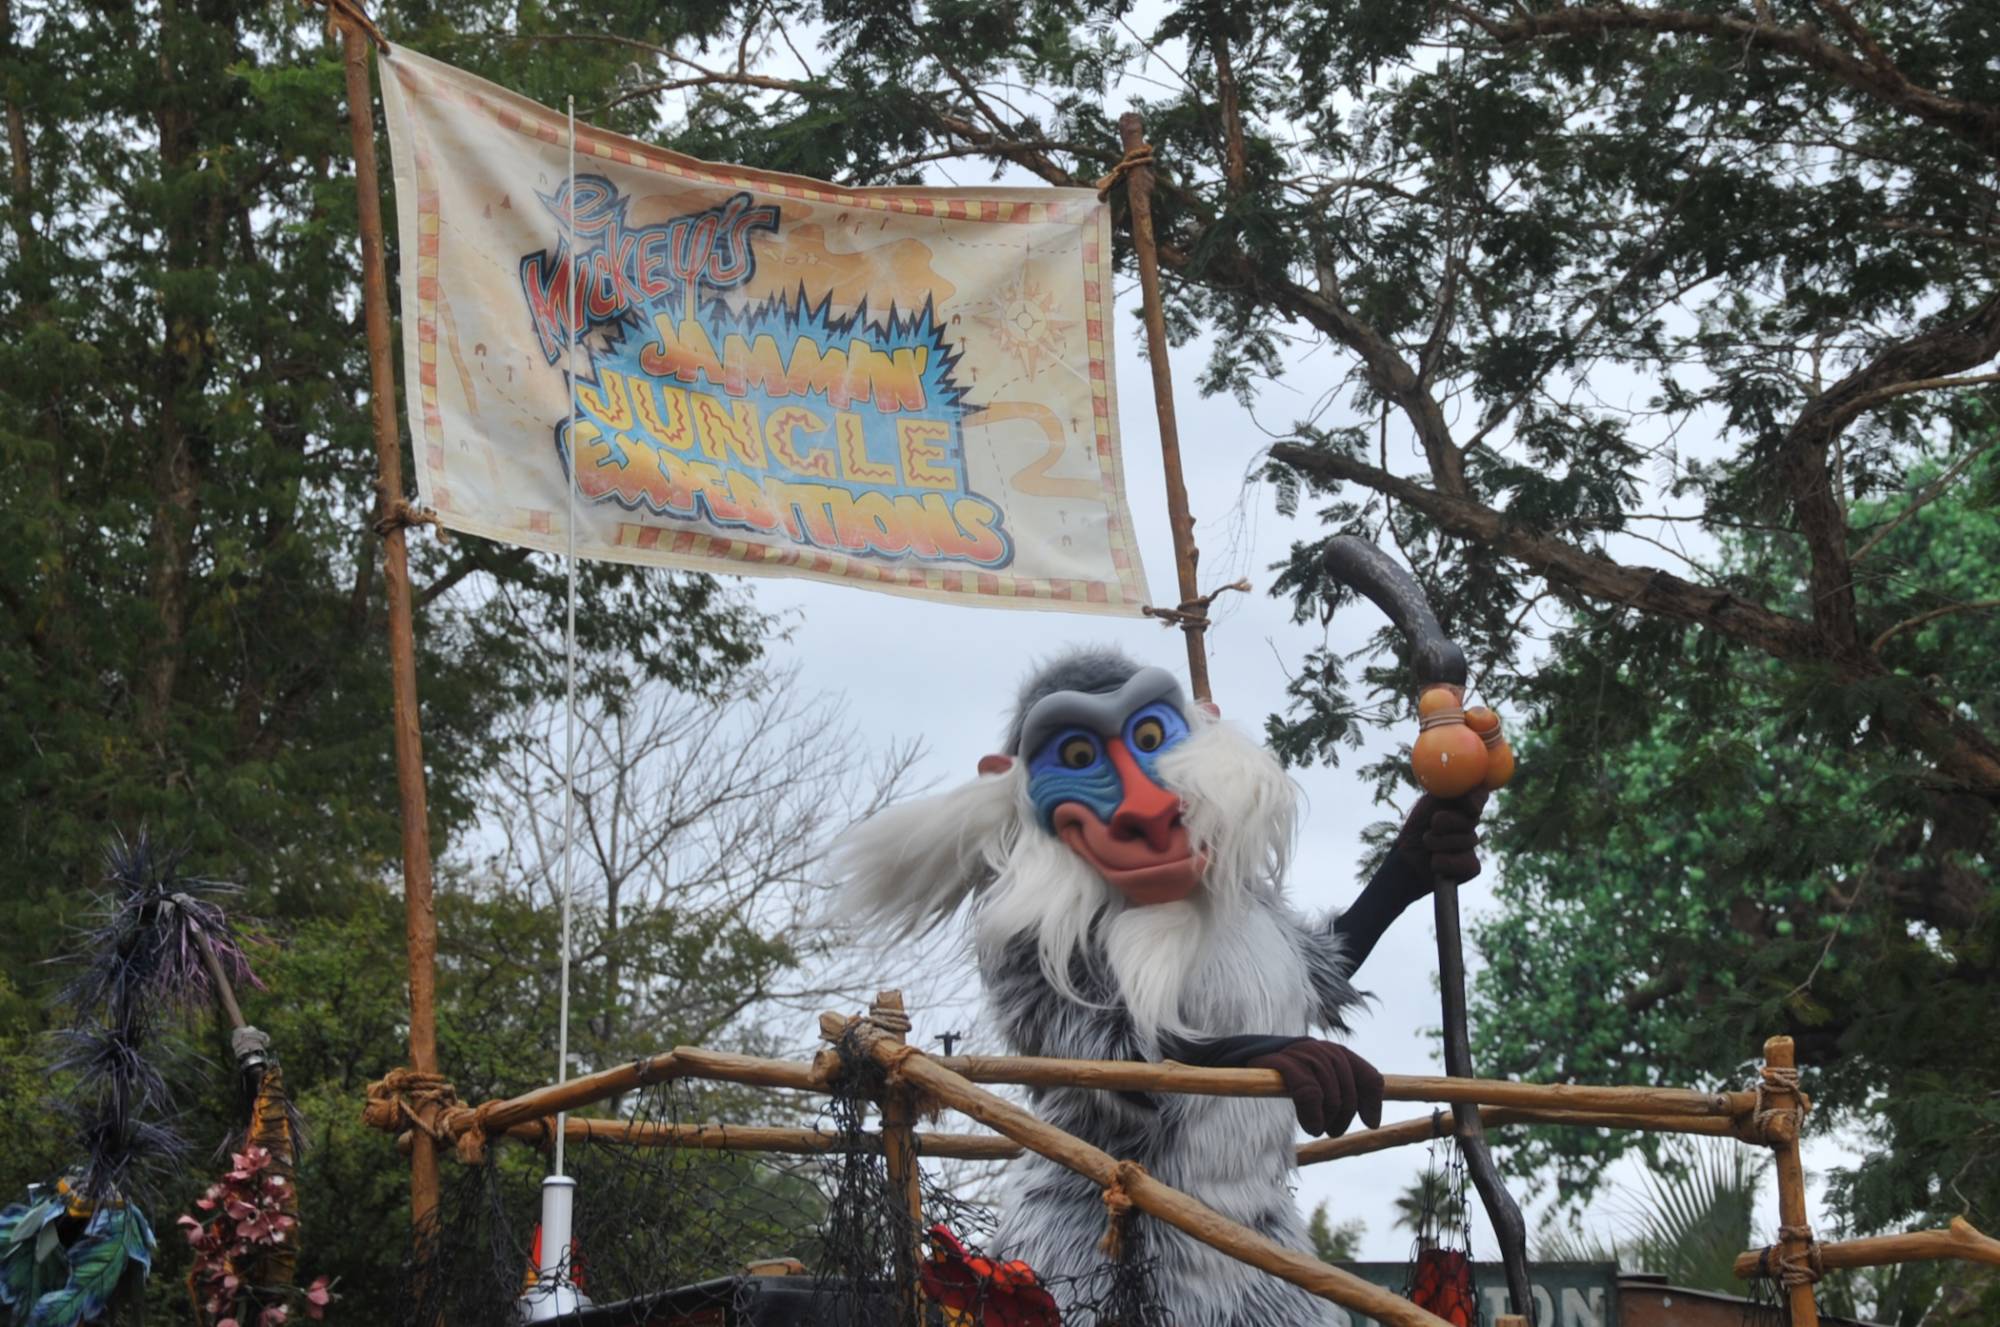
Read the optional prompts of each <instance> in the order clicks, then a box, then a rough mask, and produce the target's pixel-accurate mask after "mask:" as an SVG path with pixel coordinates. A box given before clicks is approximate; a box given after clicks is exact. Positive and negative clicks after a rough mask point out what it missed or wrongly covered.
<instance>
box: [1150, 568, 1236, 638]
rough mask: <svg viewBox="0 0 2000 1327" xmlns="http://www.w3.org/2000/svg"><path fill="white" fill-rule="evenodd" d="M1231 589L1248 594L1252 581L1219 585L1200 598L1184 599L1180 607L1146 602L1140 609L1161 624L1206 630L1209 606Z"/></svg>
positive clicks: (1192, 629) (1187, 629)
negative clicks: (1160, 605) (1155, 605)
mask: <svg viewBox="0 0 2000 1327" xmlns="http://www.w3.org/2000/svg"><path fill="white" fill-rule="evenodd" d="M1229 590H1238V591H1241V592H1242V593H1244V594H1248V593H1249V592H1250V582H1249V580H1248V579H1244V580H1236V581H1231V582H1230V583H1229V584H1227V585H1218V586H1217V587H1216V588H1214V589H1213V590H1210V591H1209V592H1208V593H1207V594H1204V595H1202V596H1201V597H1199V598H1196V599H1185V600H1182V601H1181V606H1180V607H1179V608H1155V607H1153V606H1152V605H1151V604H1146V605H1144V606H1142V607H1141V608H1140V609H1139V611H1140V612H1141V613H1143V614H1145V615H1146V616H1147V617H1152V618H1158V619H1159V620H1160V625H1161V626H1164V627H1180V628H1182V629H1183V630H1186V631H1204V630H1206V629H1207V628H1208V610H1209V606H1210V605H1212V604H1213V603H1214V602H1215V601H1216V599H1217V598H1219V597H1220V596H1221V595H1222V594H1223V593H1225V592H1226V591H1229Z"/></svg>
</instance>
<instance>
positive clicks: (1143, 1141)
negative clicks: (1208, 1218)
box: [837, 649, 1360, 1327]
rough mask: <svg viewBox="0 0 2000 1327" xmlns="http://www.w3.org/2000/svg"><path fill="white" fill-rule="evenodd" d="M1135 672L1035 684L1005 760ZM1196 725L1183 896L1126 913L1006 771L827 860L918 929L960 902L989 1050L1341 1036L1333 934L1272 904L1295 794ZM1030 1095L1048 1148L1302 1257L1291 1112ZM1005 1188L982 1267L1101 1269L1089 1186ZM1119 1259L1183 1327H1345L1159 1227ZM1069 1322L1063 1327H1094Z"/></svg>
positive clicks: (1230, 1103) (1070, 660)
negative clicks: (1084, 1158) (1142, 1266)
mask: <svg viewBox="0 0 2000 1327" xmlns="http://www.w3.org/2000/svg"><path fill="white" fill-rule="evenodd" d="M1141 671H1142V670H1141V669H1140V668H1139V666H1138V665H1137V664H1135V663H1134V662H1133V661H1132V660H1131V659H1129V658H1127V657H1126V656H1125V655H1123V654H1122V653H1119V652H1118V651H1116V650H1103V649H1098V650H1078V651H1074V652H1072V653H1069V654H1066V655H1063V656H1060V657H1058V658H1056V659H1054V660H1052V661H1050V662H1048V663H1046V664H1044V665H1042V666H1041V667H1040V668H1038V669H1037V670H1036V672H1035V673H1034V675H1033V676H1032V677H1030V678H1029V680H1028V682H1027V684H1026V685H1025V686H1023V687H1022V689H1021V692H1020V695H1019V697H1018V699H1017V701H1016V704H1015V709H1014V713H1013V715H1012V716H1011V720H1010V722H1009V725H1008V729H1007V735H1006V739H1005V743H1004V746H1005V750H1006V752H1007V754H1009V755H1015V756H1020V755H1023V754H1031V753H1024V752H1022V750H1021V741H1022V733H1023V725H1024V723H1025V721H1026V719H1027V717H1028V715H1029V713H1030V711H1032V710H1033V709H1034V708H1035V706H1036V705H1037V703H1038V702H1040V701H1042V700H1044V699H1046V698H1047V697H1049V696H1052V695H1055V694H1057V693H1058V692H1065V691H1068V692H1078V693H1083V694H1084V695H1089V696H1098V697H1102V696H1107V695H1111V694H1115V693H1117V692H1118V691H1119V690H1120V688H1122V687H1123V686H1125V684H1126V683H1127V682H1129V681H1131V680H1132V679H1133V677H1134V675H1135V674H1138V673H1139V672H1141ZM1176 689H1177V688H1176ZM1093 708H1094V707H1092V706H1088V705H1086V706H1084V707H1083V710H1086V711H1088V710H1093ZM1184 712H1185V711H1184ZM1186 717H1187V719H1188V722H1189V725H1190V729H1191V732H1190V735H1189V737H1188V739H1187V740H1185V741H1183V742H1181V743H1178V744H1176V745H1175V746H1174V748H1173V749H1172V750H1170V751H1169V752H1167V753H1166V754H1165V755H1164V756H1163V757H1162V758H1161V760H1160V761H1159V769H1160V772H1161V775H1162V778H1163V781H1164V784H1165V786H1167V787H1169V788H1172V789H1173V790H1175V791H1176V792H1178V793H1180V794H1181V796H1182V797H1183V798H1184V799H1185V805H1186V818H1187V826H1188V831H1189V835H1190V837H1191V839H1192V840H1193V842H1194V843H1195V844H1196V845H1197V847H1198V849H1199V850H1200V851H1201V852H1202V853H1203V854H1204V855H1205V856H1206V857H1207V859H1208V868H1207V872H1206V874H1205V876H1204V879H1203V887H1202V889H1201V890H1200V891H1198V892H1197V893H1196V895H1195V896H1194V897H1192V898H1190V899H1184V900H1181V901H1179V902H1175V903H1168V904H1158V905H1154V906H1151V907H1143V908H1141V907H1132V906H1128V904H1127V903H1126V901H1125V900H1124V899H1123V898H1122V897H1121V896H1120V895H1119V894H1118V893H1117V891H1116V890H1114V889H1113V888H1112V887H1111V886H1109V885H1108V884H1106V883H1105V882H1104V881H1103V879H1102V878H1101V877H1100V876H1098V874H1097V873H1096V872H1095V871H1094V870H1092V869H1091V868H1090V867H1089V866H1088V865H1087V864H1086V863H1085V862H1084V861H1083V860H1082V859H1081V858H1079V857H1077V856H1076V855H1075V854H1074V853H1072V852H1071V851H1070V850H1069V849H1068V848H1067V847H1065V846H1064V845H1063V844H1062V843H1061V842H1060V841H1059V840H1057V839H1056V838H1055V837H1054V836H1053V835H1050V834H1049V833H1048V832H1047V831H1045V830H1044V829H1043V828H1042V827H1041V825H1040V823H1039V822H1038V821H1037V820H1036V819H1035V814H1034V807H1033V803H1032V802H1031V801H1030V800H1029V798H1028V796H1027V775H1026V769H1025V766H1024V765H1022V764H1018V763H1017V764H1016V765H1015V766H1014V767H1013V768H1012V769H1010V770H1008V771H1006V772H1005V773H1002V774H994V775H989V776H987V777H986V778H983V779H981V780H979V781H977V782H976V783H974V784H971V785H967V786H966V787H965V788H962V789H959V790H957V791H955V792H952V793H948V794H945V795H943V796H942V797H939V798H936V799H932V800H931V801H927V802H924V803H917V804H912V805H909V806H906V807H900V808H891V809H890V810H889V811H887V812H884V813H882V814H880V815H878V816H876V817H875V818H873V819H872V820H871V821H869V822H867V823H866V824H864V825H863V826H862V827H861V828H860V829H859V830H857V831H855V832H853V833H851V834H850V835H849V836H848V838H847V840H845V841H844V844H843V847H842V850H841V852H840V853H839V855H838V856H837V865H838V867H839V872H838V873H839V874H840V875H841V876H842V877H843V878H844V880H845V882H846V885H847V893H846V896H847V898H848V899H849V900H850V905H851V906H853V907H855V908H858V909H860V910H862V911H864V912H866V913H868V914H869V915H871V916H875V917H878V918H880V919H882V920H885V921H889V922H891V923H896V922H901V923H902V924H903V925H906V926H909V927H911V928H913V929H921V928H922V927H923V926H925V925H928V924H931V923H934V922H935V921H937V920H938V919H940V918H942V917H944V916H947V915H949V914H950V913H952V912H953V911H954V910H955V909H956V908H957V907H958V906H959V904H960V903H961V902H962V901H964V900H966V899H968V898H970V899H971V901H972V916H971V920H972V927H973V932H974V939H975V948H976V950H977V952H978V956H979V969H980V976H981V978H982V980H983V983H984V985H985V987H986V994H987V999H988V1002H989V1004H990V1006H991V1008H992V1012H993V1017H994V1021H995V1022H996V1023H997V1025H998V1028H999V1035H1000V1036H1001V1038H1002V1039H1003V1040H1004V1041H1005V1042H1006V1045H1007V1047H1008V1049H1010V1050H1011V1051H1013V1052H1015V1053H1017V1054H1021V1055H1042V1056H1057V1057H1064V1058H1073V1059H1084V1060H1156V1059H1158V1058H1160V1046H1159V1042H1160V1040H1161V1038H1162V1037H1164V1036H1168V1035H1173V1036H1194V1037H1219V1036H1229V1035H1232V1034H1265V1035H1285V1036H1303V1035H1305V1034H1306V1033H1307V1031H1308V1029H1309V1028H1310V1027H1312V1026H1319V1027H1323V1028H1327V1029H1331V1030H1335V1031H1344V1030H1345V1028H1344V1022H1343V1020H1344V1018H1345V1014H1346V1011H1347V1010H1348V1009H1350V1008H1351V1007H1352V1006H1353V1005H1354V1004H1356V1003H1357V1002H1358V1000H1359V998H1360V997H1359V996H1357V994H1356V993H1355V991H1354V988H1353V987H1352V985H1350V984H1349V976H1350V974H1351V971H1352V964H1351V963H1349V962H1348V961H1347V958H1346V956H1345V955H1343V954H1342V953H1341V949H1340V938H1339V936H1338V935H1337V934H1336V933H1335V932H1334V930H1333V920H1334V919H1333V918H1332V917H1328V918H1324V919H1321V920H1318V921H1311V922H1309V921H1307V920H1306V919H1305V918H1303V917H1300V916H1299V915H1298V914H1297V913H1295V912H1293V911H1292V909H1291V908H1290V907H1289V906H1287V904H1286V903H1285V900H1284V879H1285V875H1286V871H1287V868H1288V867H1289V864H1290V857H1291V840H1292V829H1293V822H1294V818H1295V816H1296V814H1297V806H1298V791H1297V789H1296V788H1295V787H1294V786H1293V785H1292V784H1291V782H1290V780H1289V779H1288V778H1287V777H1286V776H1285V773H1284V770H1283V769H1282V767H1281V766H1280V765H1279V764H1278V761H1277V759H1276V758H1275V757H1274V756H1272V755H1271V753H1270V752H1269V751H1268V750H1265V749H1264V748H1263V747H1262V746H1260V745H1259V744H1258V743H1257V742H1256V741H1255V740H1254V739H1253V738H1251V737H1250V736H1249V735H1247V734H1244V733H1242V732H1239V731H1237V730H1235V729H1233V728H1231V727H1230V726H1229V725H1226V724H1222V723H1220V722H1219V721H1218V720H1216V719H1215V718H1213V717H1212V715H1211V714H1210V713H1207V712H1204V711H1201V710H1196V711H1194V712H1192V713H1187V714H1186ZM1032 1096H1033V1100H1034V1105H1035V1108H1036V1111H1037V1113H1039V1114H1040V1115H1041V1116H1042V1118H1043V1119H1046V1120H1048V1121H1049V1122H1050V1123H1051V1124H1054V1125H1056V1126H1057V1127H1058V1128H1061V1129H1064V1130H1066V1131H1067V1132H1069V1133H1071V1134H1074V1135H1075V1136H1077V1137H1079V1138H1082V1139H1084V1140H1086V1141H1088V1142H1090V1143H1093V1144H1095V1145H1096V1146H1098V1147H1099V1148H1102V1149H1103V1150H1104V1151H1106V1152H1109V1153H1110V1154H1111V1155H1113V1156H1115V1157H1119V1158H1121V1159H1130V1160H1133V1161H1136V1162H1138V1163H1139V1164H1141V1165H1143V1166H1145V1167H1146V1169H1147V1170H1148V1171H1149V1172H1151V1173H1152V1174H1153V1175H1155V1176H1157V1177H1158V1178H1159V1179H1161V1180H1163V1181H1164V1182H1166V1183H1168V1184H1171V1185H1173V1186H1175V1187H1176V1188H1179V1189H1181V1190H1183V1191H1185V1192H1187V1193H1189V1194H1192V1195H1193V1196H1194V1197H1196V1198H1199V1199H1200V1200H1201V1201H1202V1202H1204V1203H1207V1204H1208V1205H1209V1206H1211V1207H1213V1208H1215V1209H1216V1210H1217V1211H1219V1212H1221V1213H1222V1214H1223V1215H1224V1216H1226V1217H1229V1218H1230V1219H1232V1220H1234V1221H1236V1222H1238V1223H1240V1224H1242V1225H1245V1226H1248V1227H1249V1228H1251V1229H1253V1230H1256V1231H1259V1232H1261V1233H1262V1234H1264V1235H1266V1236H1268V1237H1269V1238H1271V1239H1273V1240H1276V1241H1277V1242H1278V1243H1280V1244H1283V1245H1286V1246H1287V1247H1290V1248H1294V1249H1300V1250H1309V1249H1310V1245H1309V1242H1308V1240H1307V1237H1306V1232H1305V1228H1304V1225H1303V1223H1302V1222H1301V1220H1300V1218H1299V1213H1298V1207H1297V1204H1296V1203H1295V1201H1294V1200H1293V1194H1292V1190H1293V1186H1294V1184H1295V1182H1296V1179H1297V1170H1296V1167H1295V1161H1294V1155H1293V1148H1294V1144H1295V1139H1296V1136H1297V1128H1296V1124H1295V1117H1294V1110H1293V1106H1292V1103H1291V1102H1289V1101H1286V1100H1283V1099H1275V1100H1274V1099H1256V1100H1247V1099H1238V1098H1232V1097H1192V1096H1173V1095H1159V1096H1143V1095H1139V1094H1125V1093H1112V1092H1098V1091H1091V1090H1084V1089H1061V1088H1059V1089H1050V1090H1045V1091H1036V1092H1034V1093H1033V1094H1032ZM1009 1184H1010V1188H1011V1190H1012V1192H1011V1195H1010V1197H1009V1199H1008V1201H1006V1202H1005V1203H1004V1204H1003V1212H1002V1218H1001V1225H1000V1229H999V1232H998V1234H997V1237H996V1238H995V1240H994V1243H993V1246H992V1251H993V1252H995V1253H997V1254H999V1255H1000V1256H1002V1257H1008V1258H1023V1259H1025V1260H1026V1261H1027V1262H1028V1264H1029V1265H1030V1266H1031V1267H1033V1268H1034V1269H1035V1270H1036V1272H1037V1273H1039V1274H1040V1275H1042V1276H1043V1277H1045V1278H1047V1279H1049V1280H1050V1281H1051V1282H1053V1283H1055V1284H1057V1285H1058V1287H1061V1286H1064V1285H1067V1284H1069V1283H1072V1282H1074V1281H1076V1280H1078V1279H1080V1278H1084V1277H1089V1276H1091V1275H1093V1274H1094V1273H1096V1272H1098V1271H1099V1270H1100V1264H1101V1255H1100V1254H1099V1253H1098V1240H1099V1238H1100V1237H1101V1236H1102V1235H1103V1233H1104V1223H1105V1213H1104V1203H1103V1198H1102V1195H1101V1193H1100V1192H1099V1190H1098V1187H1097V1185H1095V1184H1093V1183H1092V1182H1091V1181H1089V1180H1086V1179H1083V1178H1081V1177H1080V1176H1077V1175H1075V1174H1073V1173H1071V1172H1069V1171H1067V1170H1065V1169H1063V1168H1062V1167H1060V1166H1057V1165H1055V1164H1054V1163H1053V1162H1049V1161H1046V1160H1044V1159H1042V1158H1040V1157H1037V1156H1033V1155H1030V1156H1027V1157H1024V1158H1022V1159H1021V1160H1020V1161H1017V1162H1015V1163H1014V1164H1013V1166H1012V1167H1011V1168H1010V1171H1009ZM1130 1238H1132V1239H1133V1240H1135V1241H1136V1256H1137V1257H1139V1258H1141V1259H1145V1260H1148V1261H1149V1262H1150V1263H1151V1264H1152V1267H1153V1271H1154V1278H1155V1284H1156V1288H1157V1290H1158V1292H1159V1297H1160V1300H1161V1302H1162V1303H1163V1304H1164V1305H1165V1307H1166V1309H1167V1312H1168V1314H1169V1317H1170V1320H1171V1321H1172V1322H1173V1324H1174V1327H1330V1324H1332V1323H1334V1322H1337V1321H1339V1319H1338V1317H1337V1316H1336V1314H1337V1311H1336V1310H1335V1309H1334V1307H1333V1306H1332V1305H1331V1304H1328V1303H1326V1302H1325V1301H1323V1300H1319V1299H1316V1298H1314V1297H1312V1296H1310V1295H1307V1294H1306V1293H1305V1292H1303V1291H1301V1290H1298V1289H1297V1288H1295V1287H1293V1286H1291V1285H1289V1284H1287V1283H1286V1282H1284V1281H1281V1280H1279V1279H1277V1278H1276V1277H1273V1276H1270V1275H1268V1274H1267V1273H1264V1272H1260V1271H1257V1270H1255V1269H1254V1268H1251V1267H1248V1266H1246V1265H1245V1264H1242V1263H1239V1262H1236V1261H1234V1260H1233V1259H1230V1258H1227V1257H1225V1256H1223V1255H1222V1254H1219V1253H1217V1252H1215V1251H1214V1250H1212V1249H1210V1248H1208V1247H1207V1246H1206V1245H1204V1244H1201V1243H1199V1242H1197V1241H1195V1240H1192V1239H1190V1238H1188V1237H1187V1236H1185V1235H1182V1234H1181V1233H1179V1232H1178V1231H1176V1230H1174V1229H1172V1228H1171V1227H1169V1226H1166V1225H1164V1224H1162V1223H1160V1222H1157V1221H1153V1220H1150V1219H1147V1218H1144V1217H1140V1218H1136V1219H1135V1221H1134V1224H1133V1228H1132V1231H1131V1232H1130ZM1058 1298H1059V1299H1060V1298H1061V1294H1060V1290H1059V1293H1058ZM1066 1307H1067V1308H1068V1309H1070V1310H1071V1311H1070V1312H1067V1313H1066V1315H1065V1318H1064V1322H1065V1325H1066V1327H1094V1324H1093V1323H1092V1322H1091V1321H1090V1318H1089V1315H1088V1314H1087V1313H1079V1312H1076V1311H1075V1310H1076V1308H1077V1307H1078V1306H1074V1305H1070V1306H1066Z"/></svg>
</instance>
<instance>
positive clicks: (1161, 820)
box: [1109, 742, 1181, 852]
mask: <svg viewBox="0 0 2000 1327" xmlns="http://www.w3.org/2000/svg"><path fill="white" fill-rule="evenodd" d="M1109 753H1110V756H1111V764H1112V767H1113V768H1115V769H1116V770H1117V771H1118V777H1119V779H1120V781H1121V782H1122V783H1123V784H1124V785H1125V800H1124V801H1122V802H1120V803H1119V804H1118V809H1117V810H1116V811H1113V812H1112V813H1111V824H1110V826H1109V828H1110V830H1111V837H1112V838H1114V839H1144V840H1145V841H1146V846H1147V847H1149V848H1151V849H1152V850H1153V851H1154V852H1165V851H1166V850H1167V848H1168V846H1169V845H1170V844H1171V843H1172V841H1173V832H1174V826H1175V825H1177V824H1178V823H1180V818H1181V799H1180V798H1178V797H1176V796H1175V795H1174V794H1172V793H1170V792H1168V791H1167V790H1166V789H1165V788H1162V787H1161V786H1160V785H1159V784H1157V783H1154V782H1153V781H1152V780H1151V779H1150V778H1148V777H1147V776H1146V771H1145V770H1143V769H1140V768H1139V762H1138V761H1136V760H1134V759H1132V753H1131V752H1130V751H1128V750H1126V748H1125V744H1124V743H1123V742H1112V743H1110V744H1109Z"/></svg>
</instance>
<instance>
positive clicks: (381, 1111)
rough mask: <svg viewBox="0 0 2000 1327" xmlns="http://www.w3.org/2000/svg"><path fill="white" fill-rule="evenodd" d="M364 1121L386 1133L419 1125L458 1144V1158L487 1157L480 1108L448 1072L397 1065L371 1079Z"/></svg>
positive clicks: (469, 1161) (445, 1142)
mask: <svg viewBox="0 0 2000 1327" xmlns="http://www.w3.org/2000/svg"><path fill="white" fill-rule="evenodd" d="M361 1122H362V1123H363V1124H366V1125H367V1126H368V1127H369V1128H371V1129H380V1130H381V1131H382V1132H384V1133H400V1132H402V1130H403V1129H404V1127H405V1126H407V1127H409V1128H412V1129H416V1130H418V1131H420V1132H422V1133H423V1134H425V1135H426V1136H427V1137H429V1138H430V1139H431V1141H432V1142H435V1143H436V1144H438V1145H439V1146H440V1147H445V1146H452V1147H456V1148H457V1150H458V1159H459V1160H460V1161H463V1162H464V1163H465V1164H466V1165H468V1166H476V1165H479V1164H480V1163H481V1162H483V1161H485V1160H486V1130H485V1129H484V1128H483V1127H481V1123H480V1113H479V1112H478V1111H477V1110H474V1109H473V1108H472V1107H470V1106H467V1105H466V1104H465V1103H463V1102H461V1101H460V1100H459V1099H458V1090H457V1089H456V1088H454V1087H453V1086H452V1085H451V1081H450V1080H449V1079H447V1078H446V1077H445V1076H444V1075H443V1074H426V1073H419V1072H418V1071H417V1070H415V1069H391V1070H390V1071H389V1072H388V1073H386V1074H384V1075H383V1076H382V1077H380V1078H378V1079H376V1080H375V1081H374V1082H372V1083H370V1084H369V1085H368V1094H367V1100H366V1101H365V1102H364V1103H363V1104H362V1107H361Z"/></svg>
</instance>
